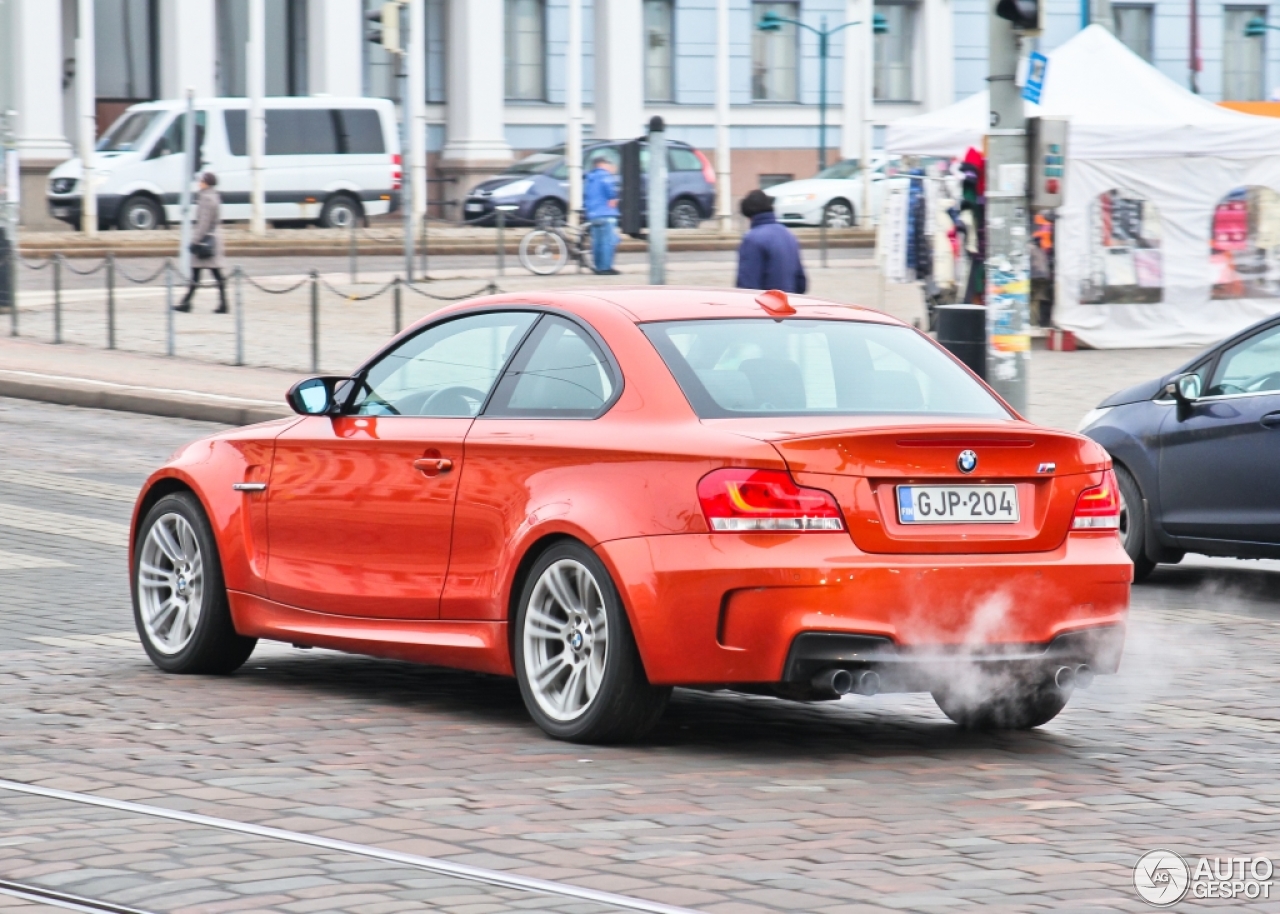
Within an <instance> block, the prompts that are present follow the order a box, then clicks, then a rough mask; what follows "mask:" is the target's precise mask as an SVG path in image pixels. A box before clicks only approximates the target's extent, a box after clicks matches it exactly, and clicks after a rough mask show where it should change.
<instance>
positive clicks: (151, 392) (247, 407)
mask: <svg viewBox="0 0 1280 914" xmlns="http://www.w3.org/2000/svg"><path fill="white" fill-rule="evenodd" d="M0 397H13V398H15V399H18V400H35V401H38V402H41V403H56V404H58V405H59V406H81V407H85V408H87V409H110V410H116V411H118V412H126V413H141V414H142V415H147V416H160V417H162V418H165V419H192V420H194V421H197V422H218V423H221V424H223V425H251V424H253V423H255V422H266V421H269V420H271V419H281V418H285V417H288V416H292V415H293V413H292V412H290V411H289V410H288V409H287V408H285V407H284V405H283V404H282V405H281V406H279V407H277V406H275V405H273V404H271V403H268V402H267V401H264V400H248V399H244V398H240V397H226V396H222V395H221V394H202V393H200V392H198V391H190V390H160V389H156V388H150V387H136V386H132V385H128V384H114V383H112V382H109V381H93V380H89V379H85V378H68V377H60V376H57V375H41V374H37V373H35V372H20V371H0Z"/></svg>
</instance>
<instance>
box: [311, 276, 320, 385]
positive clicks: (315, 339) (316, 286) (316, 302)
mask: <svg viewBox="0 0 1280 914" xmlns="http://www.w3.org/2000/svg"><path fill="white" fill-rule="evenodd" d="M311 370H312V371H319V370H320V274H319V273H317V272H316V271H315V270H312V271H311Z"/></svg>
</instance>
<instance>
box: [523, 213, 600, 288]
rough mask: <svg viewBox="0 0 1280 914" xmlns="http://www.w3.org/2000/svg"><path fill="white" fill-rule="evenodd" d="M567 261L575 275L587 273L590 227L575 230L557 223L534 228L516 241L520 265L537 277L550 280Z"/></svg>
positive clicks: (583, 226) (589, 251) (589, 254)
mask: <svg viewBox="0 0 1280 914" xmlns="http://www.w3.org/2000/svg"><path fill="white" fill-rule="evenodd" d="M570 260H576V261H577V262H578V272H579V273H581V272H582V271H583V270H584V269H591V224H590V223H588V222H585V221H584V222H582V223H581V224H580V225H579V226H578V227H577V228H573V227H572V226H568V225H565V224H564V223H557V224H555V225H551V226H545V227H543V228H536V229H534V230H533V231H532V232H529V233H528V234H527V235H525V236H524V237H523V238H521V239H520V265H521V266H522V267H524V268H525V269H526V270H528V271H529V272H530V273H534V274H536V275H538V276H554V275H555V274H556V273H559V272H560V271H561V270H563V269H564V267H565V264H567V263H568V262H569V261H570Z"/></svg>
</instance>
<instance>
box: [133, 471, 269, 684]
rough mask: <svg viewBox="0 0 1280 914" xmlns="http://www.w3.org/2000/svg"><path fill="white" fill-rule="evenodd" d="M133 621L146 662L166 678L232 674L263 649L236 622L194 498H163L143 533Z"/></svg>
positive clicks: (137, 546) (137, 545)
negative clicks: (148, 660) (239, 629)
mask: <svg viewBox="0 0 1280 914" xmlns="http://www.w3.org/2000/svg"><path fill="white" fill-rule="evenodd" d="M133 619H134V624H135V625H136V626H137V629H138V637H139V638H140V639H141V640H142V646H143V648H144V649H145V650H146V652H147V656H148V657H150V658H151V662H152V663H154V664H155V665H156V666H157V667H159V668H160V669H161V670H164V671H165V672H166V673H215V674H225V673H231V672H234V671H235V670H237V669H239V668H240V666H241V665H243V664H244V662H245V661H246V660H248V659H249V655H250V654H251V653H253V649H254V646H255V645H256V644H257V643H258V639H257V638H246V637H244V636H243V635H240V634H237V633H236V630H235V626H234V625H233V624H232V622H231V607H230V604H229V603H228V602H227V589H226V585H225V584H224V582H223V578H222V562H221V560H220V559H219V557H218V544H217V542H216V541H215V540H214V538H213V530H212V528H211V527H210V526H209V519H208V517H207V516H206V515H205V512H204V508H203V507H201V505H200V502H199V500H197V499H196V497H195V496H194V495H192V494H191V493H190V492H176V493H173V494H171V495H166V496H164V497H163V498H161V499H160V500H159V501H157V502H156V503H155V504H154V505H153V506H152V507H151V510H149V511H148V512H147V514H146V516H145V517H144V518H143V521H142V523H141V524H140V525H139V527H138V531H137V537H136V538H135V540H134V550H133Z"/></svg>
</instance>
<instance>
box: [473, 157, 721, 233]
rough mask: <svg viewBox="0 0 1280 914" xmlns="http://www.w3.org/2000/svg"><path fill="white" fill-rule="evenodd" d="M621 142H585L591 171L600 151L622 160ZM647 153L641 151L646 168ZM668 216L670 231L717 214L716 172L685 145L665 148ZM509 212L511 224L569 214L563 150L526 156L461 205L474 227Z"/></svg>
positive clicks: (546, 220)
mask: <svg viewBox="0 0 1280 914" xmlns="http://www.w3.org/2000/svg"><path fill="white" fill-rule="evenodd" d="M621 145H622V144H621V143H620V142H618V141H613V140H596V141H593V142H590V143H584V144H583V165H584V167H588V166H589V165H590V163H591V161H592V159H594V158H595V157H596V155H598V154H600V153H604V154H605V155H607V156H609V158H611V159H613V162H614V164H615V165H617V164H619V163H620V162H621V161H622V151H621V149H620V147H621ZM647 153H648V149H647V148H645V147H643V146H642V147H641V152H640V161H641V167H642V168H643V167H644V166H645V165H646V164H647V162H648V155H647ZM667 171H668V183H667V199H668V201H669V202H668V204H667V212H668V213H669V219H670V221H669V225H670V226H671V228H697V227H698V223H699V222H701V221H702V220H703V219H708V218H710V217H711V214H712V213H713V212H714V208H715V196H716V174H715V169H714V168H712V166H711V163H710V162H709V161H708V160H707V157H706V156H704V155H703V154H702V153H701V152H699V151H698V150H696V149H694V148H693V147H692V146H690V145H689V144H687V143H681V142H674V141H673V142H668V144H667ZM497 206H503V207H514V208H513V209H508V210H507V211H506V213H507V215H506V220H505V221H506V223H507V224H508V225H554V224H556V223H558V222H563V221H564V218H565V215H566V214H567V213H568V212H569V167H568V165H567V164H566V163H565V158H564V147H563V146H552V147H551V148H549V149H544V150H542V151H541V152H535V153H534V154H533V155H530V156H526V157H525V158H523V159H521V160H520V161H519V162H516V163H515V164H514V165H512V166H511V167H510V168H508V169H507V170H506V171H505V172H504V173H503V174H501V175H500V176H498V177H496V178H490V179H489V180H488V181H484V182H482V183H480V184H477V185H476V186H475V187H473V188H472V189H471V192H470V193H469V194H467V198H466V200H465V201H464V202H463V206H462V216H463V219H464V220H465V221H466V222H468V223H470V224H472V225H493V224H494V221H495V220H494V212H495V210H494V208H495V207H497Z"/></svg>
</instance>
